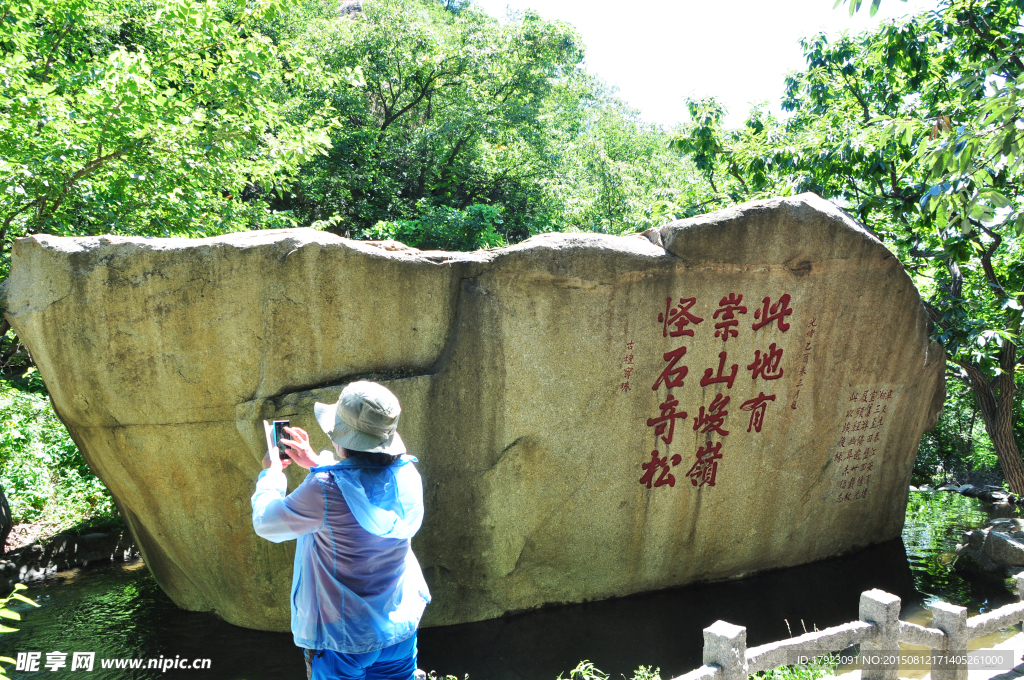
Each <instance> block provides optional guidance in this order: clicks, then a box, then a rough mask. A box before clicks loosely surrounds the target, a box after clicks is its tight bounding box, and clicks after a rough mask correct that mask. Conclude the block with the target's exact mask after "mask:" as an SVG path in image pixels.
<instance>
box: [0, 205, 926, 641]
mask: <svg viewBox="0 0 1024 680" xmlns="http://www.w3.org/2000/svg"><path fill="white" fill-rule="evenodd" d="M12 258H13V259H12V266H11V274H10V277H9V279H8V281H7V283H6V284H5V286H4V290H3V297H4V309H5V310H7V311H6V313H7V318H8V319H9V320H10V321H11V323H12V325H13V327H14V329H15V331H16V332H17V333H18V335H19V337H20V338H21V339H22V340H23V341H24V343H25V344H26V345H27V347H28V348H29V349H30V351H31V352H32V357H33V359H35V361H36V363H37V365H38V367H39V371H40V374H41V375H42V377H43V379H44V380H45V381H46V384H47V387H48V389H49V392H50V395H51V398H52V400H53V403H54V406H55V409H56V411H57V413H58V415H59V416H60V418H61V419H62V420H63V422H64V423H65V424H66V425H67V427H68V430H69V432H70V433H71V436H72V437H73V438H74V440H75V442H76V443H77V445H78V447H79V448H80V449H81V451H82V453H83V455H84V456H85V458H86V460H87V461H88V463H89V464H90V466H91V467H92V468H93V469H94V470H95V471H96V473H97V474H98V475H99V477H100V478H101V479H102V480H103V481H104V483H105V484H106V485H107V486H108V487H109V488H110V490H111V492H112V493H113V494H114V496H115V498H116V500H117V502H118V507H119V508H120V509H121V510H122V514H123V516H124V517H125V519H126V521H127V523H128V525H129V526H130V528H131V531H132V532H133V534H134V536H135V537H136V539H137V541H138V545H139V548H140V549H141V551H142V553H143V555H144V557H145V560H146V564H147V566H148V567H149V568H150V569H152V571H153V573H154V575H155V577H156V579H157V581H158V582H159V583H160V585H161V587H162V588H163V589H164V590H165V591H166V592H167V593H168V594H169V595H170V597H171V598H172V599H173V600H174V601H175V602H176V603H177V604H178V605H179V606H182V607H184V608H187V609H193V610H216V611H217V613H218V614H219V615H220V616H222V617H224V618H225V619H226V620H227V621H229V622H231V623H234V624H237V625H242V626H249V627H255V628H265V629H274V630H287V629H288V627H289V606H288V593H289V586H290V582H291V572H292V555H293V550H294V545H293V543H285V544H279V545H275V544H270V543H268V542H266V541H264V540H263V539H261V538H259V537H257V536H256V535H255V534H254V532H253V531H252V528H251V526H250V517H251V509H250V504H249V497H250V496H251V494H252V490H253V484H254V480H255V478H256V475H257V473H258V472H259V470H260V460H261V459H262V457H263V455H264V446H265V445H264V435H263V431H262V428H261V426H260V420H261V419H263V418H270V417H283V418H289V419H291V421H292V422H293V423H294V424H296V425H299V426H301V427H304V428H305V429H307V430H308V431H309V432H310V435H311V437H312V440H313V444H314V446H315V447H316V448H318V449H323V448H326V447H327V446H328V441H327V439H326V437H325V436H324V435H323V433H322V432H321V431H320V430H319V429H318V428H317V426H316V425H315V422H314V420H313V417H312V410H311V407H312V403H313V401H316V400H319V401H328V402H330V401H334V400H335V399H337V396H338V393H339V392H340V390H341V388H342V387H343V386H344V385H345V384H347V383H348V382H350V381H352V380H355V379H358V378H369V379H376V380H378V381H380V382H382V383H384V384H385V385H387V386H388V387H389V388H390V389H391V390H392V391H393V392H394V393H395V394H396V395H397V396H398V397H399V399H400V400H401V403H402V407H403V413H402V418H401V421H400V423H399V431H400V432H401V434H402V437H403V439H404V440H405V441H406V443H407V445H408V446H409V448H410V450H411V451H412V452H413V453H414V454H416V455H417V456H418V457H419V459H420V463H419V467H420V470H421V473H422V475H423V479H424V484H425V503H426V519H425V521H424V525H423V529H422V531H421V532H420V534H419V535H418V536H417V537H416V539H415V541H414V548H415V550H416V554H417V556H418V557H419V559H420V562H421V564H422V565H423V568H424V573H425V575H426V577H427V581H428V584H429V586H430V588H431V591H432V593H433V596H434V600H433V603H432V604H431V605H430V606H429V607H428V608H427V613H426V617H425V619H424V625H438V624H454V623H460V622H466V621H475V620H480V619H485V618H490V617H495V616H500V615H502V614H504V613H506V612H511V611H518V610H523V609H529V608H532V607H537V606H540V605H543V604H545V603H549V602H578V601H584V600H597V599H602V598H608V597H615V596H620V595H626V594H629V593H635V592H640V591H650V590H657V589H661V588H667V587H672V586H678V585H683V584H686V583H692V582H695V581H703V580H713V579H721V578H728V577H731V576H736V575H739V574H751V573H754V572H757V571H761V570H766V569H776V568H780V567H787V566H792V565H796V564H803V563H806V562H810V561H813V560H818V559H823V558H826V557H829V556H833V555H839V554H844V553H848V552H850V551H852V550H855V549H858V548H861V547H864V546H867V545H870V544H872V543H878V542H882V541H886V540H889V539H893V538H896V537H898V536H899V535H900V532H901V529H902V526H903V518H904V512H905V509H906V500H907V494H908V491H907V487H908V486H909V483H910V474H911V470H912V467H913V460H914V455H915V452H916V450H917V444H918V441H919V440H920V437H921V434H922V432H923V431H925V430H926V429H928V428H930V427H932V426H933V425H934V423H935V419H936V417H937V414H938V412H939V409H940V407H941V405H942V402H943V395H944V389H943V371H944V366H945V358H944V355H943V352H942V349H941V347H939V346H938V345H937V344H935V343H931V342H930V341H929V337H928V329H929V324H930V322H929V320H928V316H927V314H926V313H925V311H924V310H923V308H922V305H921V300H920V296H919V295H918V293H917V291H916V290H915V289H914V287H913V284H912V282H911V280H910V278H909V277H908V276H907V273H906V272H905V271H904V269H903V267H902V265H901V264H900V263H899V261H898V260H897V259H896V258H895V256H894V255H893V254H892V253H890V252H889V251H887V250H886V249H885V247H884V246H883V245H882V244H881V243H880V242H879V241H878V240H877V239H876V238H875V237H874V236H873V235H872V234H871V232H870V231H869V230H867V229H866V228H864V227H863V226H862V225H860V224H858V223H857V222H855V221H854V220H852V219H851V218H849V217H848V216H847V215H846V214H845V213H843V212H842V211H841V210H839V209H838V208H836V207H835V206H834V205H832V204H831V203H829V202H827V201H823V200H822V199H820V198H818V197H815V196H813V195H802V196H797V197H793V198H786V199H773V200H770V201H761V202H757V203H752V204H747V205H743V206H738V207H735V208H730V209H729V210H725V211H721V212H718V213H714V214H711V215H704V216H700V217H697V218H693V219H690V220H684V221H680V222H676V223H673V224H671V225H668V226H665V227H661V228H659V229H654V230H651V231H649V232H647V233H646V234H645V235H632V236H623V237H616V236H607V235H600V234H548V235H542V236H537V237H534V238H531V239H529V240H528V241H526V242H524V243H521V244H518V245H515V246H511V247H508V248H500V249H495V250H491V251H481V252H476V253H437V252H421V251H418V250H415V249H404V250H403V249H388V248H386V247H383V246H381V247H377V246H373V245H369V244H367V243H364V242H358V241H352V240H347V239H343V238H339V237H336V236H333V235H331V234H327V233H323V232H316V231H313V230H310V229H285V230H268V231H260V232H250V233H239V234H231V235H227V236H221V237H216V238H209V239H197V240H188V239H142V238H124V237H96V238H73V239H67V238H58V237H54V236H48V235H37V236H32V237H28V238H23V239H19V240H18V241H16V243H15V245H14V247H13V256H12ZM733 294H735V295H740V294H742V295H743V296H744V297H743V300H742V303H740V302H739V301H737V304H740V305H741V306H743V307H745V308H746V311H745V312H743V311H739V310H738V309H737V310H736V314H735V316H736V320H737V321H738V325H737V326H735V327H731V326H729V325H727V324H725V321H726V320H725V319H724V318H723V312H722V311H720V310H722V309H724V308H725V307H726V306H728V305H726V303H724V302H722V301H723V300H727V299H728V296H730V295H733ZM784 296H789V297H788V298H786V302H785V303H783V297H784ZM691 298H692V299H694V300H695V303H694V306H693V307H692V309H690V312H691V313H692V314H694V316H695V318H699V319H701V322H700V323H699V324H698V323H697V322H691V323H690V324H689V326H688V327H684V326H682V325H678V326H677V325H676V324H673V323H666V322H667V321H668V320H667V319H666V320H663V321H659V320H658V316H659V314H661V315H662V316H664V315H665V314H666V312H667V313H668V314H669V316H670V317H672V316H673V315H675V314H677V313H678V312H679V309H680V306H681V305H682V304H684V302H681V301H685V300H688V299H691ZM733 299H734V300H736V298H733ZM766 300H767V303H766V304H767V305H768V311H767V312H766V311H764V304H765V301H766ZM773 309H774V310H776V311H774V312H773V311H772V310H773ZM787 310H791V311H792V314H791V315H789V316H788V317H787V316H785V312H786V311H787ZM716 312H718V314H717V316H716ZM773 314H782V315H783V316H781V317H778V318H781V320H782V324H780V323H779V321H778V318H777V319H776V320H775V321H771V322H770V323H768V324H765V325H764V327H759V328H757V329H755V326H756V325H757V324H758V319H760V318H761V316H762V315H764V316H766V317H769V318H770V317H771V315H773ZM680 318H681V319H684V320H685V319H686V317H685V316H680ZM716 324H719V328H718V329H716V328H715V325H716ZM723 324H724V325H723ZM730 328H733V330H736V331H738V335H736V336H731V335H730V334H729V329H730ZM716 330H717V332H718V334H719V335H718V336H716V335H715V333H716ZM677 331H695V335H694V336H688V335H686V334H678V333H677ZM723 332H724V333H725V334H726V335H725V337H726V338H727V340H726V341H723V340H722V339H721V336H722V333H723ZM682 347H686V348H687V351H686V354H685V356H682V354H680V353H678V352H679V350H680V348H682ZM779 350H782V352H783V354H782V355H781V357H780V356H779V354H778V351H779ZM674 352H675V353H676V354H675V355H673V353H674ZM771 353H774V355H773V356H775V357H776V358H779V359H780V363H779V364H778V367H777V368H778V369H779V370H780V371H781V373H775V374H774V375H773V370H774V369H771V368H769V369H768V371H767V374H759V375H758V374H755V371H757V370H759V369H758V367H759V366H760V367H761V368H764V362H765V359H766V358H767V357H768V356H769V355H770V354H771ZM666 355H668V356H669V359H666V358H665V357H666ZM673 356H675V359H673V358H672V357H673ZM723 357H725V358H723ZM672 361H677V362H678V364H679V365H677V366H676V369H680V372H679V373H672V374H670V373H666V371H668V370H672V363H671V362H672ZM758 362H761V363H760V364H759V363H758ZM682 366H686V367H687V369H688V371H689V373H688V374H687V375H686V376H683V375H681V367H682ZM720 366H721V368H722V375H721V378H722V379H723V382H714V381H715V380H716V379H719V375H718V373H717V371H718V369H719V367H720ZM731 366H735V367H736V371H737V374H736V377H735V382H732V381H729V380H727V379H726V378H727V376H728V375H729V374H730V370H731ZM755 375H758V377H755ZM702 376H706V378H707V379H708V380H709V381H710V382H705V384H704V385H703V386H702V385H701V383H702V380H703V378H702ZM684 378H685V380H683V379H684ZM679 381H681V382H682V384H679ZM669 383H671V384H675V385H677V386H676V387H672V388H669V387H668V386H667V384H669ZM652 387H653V388H654V389H652ZM762 394H763V395H764V398H765V400H766V401H763V402H762V403H763V405H764V411H760V410H758V411H755V410H754V409H755V408H757V409H760V407H755V406H754V402H755V401H756V400H757V399H759V395H762ZM670 395H671V396H672V397H673V399H675V400H677V401H678V404H677V406H678V409H674V407H672V406H671V404H670V402H669V396H670ZM718 395H722V397H719V396H718ZM769 396H774V397H775V400H774V401H771V400H767V399H768V397H769ZM725 397H728V398H729V399H730V400H731V401H730V403H728V405H727V406H722V400H723V399H724V398H725ZM715 399H719V402H718V406H719V407H721V410H722V411H726V412H727V413H728V419H727V420H725V421H724V424H722V426H721V431H724V432H728V433H729V434H728V436H725V435H722V434H720V433H719V432H718V431H716V430H715V429H713V428H712V427H711V426H709V425H708V421H707V420H706V417H707V416H706V414H708V413H709V412H710V411H713V410H714V409H715V408H716V407H714V406H712V404H713V403H714V400H715ZM683 412H686V413H687V414H688V415H687V416H686V417H685V418H683V417H682V416H680V419H679V420H678V421H677V419H675V418H672V417H671V416H672V415H679V414H681V413H683ZM759 413H763V415H764V418H763V420H760V419H759V416H758V414H759ZM661 416H665V418H666V420H665V421H662V422H663V423H673V424H674V425H673V427H674V430H672V429H665V430H663V431H660V432H658V431H656V427H655V426H656V425H657V424H658V423H657V420H658V419H659V418H661ZM700 418H705V421H704V424H703V426H701V425H698V429H699V428H701V427H703V430H702V431H697V429H695V427H694V423H695V421H697V420H698V419H700ZM712 422H713V421H712ZM649 423H650V425H649ZM673 432H674V438H673ZM708 442H710V443H711V444H710V447H709V446H708ZM717 445H720V446H721V448H720V450H719V453H720V455H721V459H712V458H711V456H712V455H713V454H714V451H715V449H714V448H713V447H714V446H717ZM652 451H657V453H654V454H652ZM698 451H701V453H700V455H701V456H705V460H704V462H703V463H700V461H699V460H698V458H697V456H698ZM649 473H650V474H649ZM701 473H703V474H701ZM302 474H303V472H302V471H301V470H299V469H298V468H297V466H291V468H289V471H288V475H289V477H290V480H291V486H292V488H294V486H295V485H297V484H298V483H299V481H300V480H301V478H302ZM711 482H714V485H712V484H711ZM659 484H660V485H659ZM765 489H772V490H773V491H772V493H771V494H768V495H766V494H765ZM737 516H743V517H746V518H748V519H746V520H744V521H743V522H736V521H735V518H736V517H737ZM595 556H599V559H597V558H595Z"/></svg>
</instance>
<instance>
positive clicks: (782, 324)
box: [751, 293, 793, 333]
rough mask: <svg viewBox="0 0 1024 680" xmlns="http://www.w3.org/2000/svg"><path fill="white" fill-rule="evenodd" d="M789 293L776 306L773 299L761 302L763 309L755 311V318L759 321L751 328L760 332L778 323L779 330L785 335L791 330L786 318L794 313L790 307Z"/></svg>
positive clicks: (768, 298) (767, 298)
mask: <svg viewBox="0 0 1024 680" xmlns="http://www.w3.org/2000/svg"><path fill="white" fill-rule="evenodd" d="M789 300H790V297H789V293H786V294H785V295H783V296H782V297H780V298H779V301H778V302H776V303H775V304H774V305H773V304H772V299H771V298H770V297H766V298H765V299H764V300H762V301H761V309H757V310H754V318H755V319H757V321H755V322H754V325H753V326H751V329H752V330H755V331H756V330H759V329H761V328H764V327H765V326H767V325H768V324H770V323H771V322H772V321H777V322H778V326H779V330H780V331H782V332H783V333H785V332H786V331H788V330H789V324H788V323H786V317H787V316H789V315H790V314H792V313H793V310H792V309H790V307H789Z"/></svg>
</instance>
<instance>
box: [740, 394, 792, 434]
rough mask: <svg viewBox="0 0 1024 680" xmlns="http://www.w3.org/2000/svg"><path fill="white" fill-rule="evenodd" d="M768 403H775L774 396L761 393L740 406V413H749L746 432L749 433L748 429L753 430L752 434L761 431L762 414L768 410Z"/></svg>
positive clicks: (762, 423)
mask: <svg viewBox="0 0 1024 680" xmlns="http://www.w3.org/2000/svg"><path fill="white" fill-rule="evenodd" d="M769 401H775V395H774V394H765V393H764V392H761V393H760V394H759V395H757V396H756V397H754V398H753V399H748V400H747V401H745V402H743V403H742V404H740V410H741V411H750V424H749V425H747V432H750V428H754V432H760V431H761V426H763V425H764V412H765V410H767V408H768V402H769ZM783 408H785V407H783Z"/></svg>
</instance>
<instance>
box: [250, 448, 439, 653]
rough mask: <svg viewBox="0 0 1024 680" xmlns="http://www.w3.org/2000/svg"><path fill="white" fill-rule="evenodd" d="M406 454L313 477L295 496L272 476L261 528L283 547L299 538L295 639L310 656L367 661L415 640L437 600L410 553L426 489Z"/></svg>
mask: <svg viewBox="0 0 1024 680" xmlns="http://www.w3.org/2000/svg"><path fill="white" fill-rule="evenodd" d="M415 460H416V459H415V458H413V457H411V456H402V458H401V459H400V460H398V461H396V462H395V463H394V464H393V465H390V466H388V467H378V466H374V465H371V464H370V463H368V462H366V461H364V460H362V459H359V458H347V459H345V460H343V461H341V462H339V463H335V464H333V465H327V466H322V467H314V468H312V469H310V471H309V474H308V475H306V478H305V479H304V480H303V481H302V483H301V484H300V485H299V486H298V488H296V489H295V490H294V491H293V492H292V493H291V494H289V495H287V496H285V493H286V492H287V490H288V480H287V478H286V477H285V475H284V473H283V472H272V471H270V470H264V471H263V472H261V473H260V476H259V479H258V480H257V482H256V492H255V493H254V494H253V495H252V525H253V528H254V529H255V530H256V533H257V534H258V535H259V536H262V537H263V538H265V539H267V540H268V541H273V542H274V543H280V542H282V541H289V540H292V539H298V543H297V544H296V546H295V566H294V570H293V573H292V593H291V603H292V634H293V636H294V638H295V644H296V645H297V646H299V647H305V648H306V649H330V650H334V651H336V652H345V653H348V654H361V653H364V652H372V651H374V650H378V649H383V648H384V647H389V646H391V645H393V644H397V643H399V642H402V641H403V640H406V639H408V638H409V637H411V636H412V635H413V633H415V632H416V627H417V626H418V625H419V621H420V617H421V616H422V615H423V609H424V607H426V605H427V603H428V602H429V601H430V592H429V591H428V590H427V584H426V582H424V580H423V573H422V572H421V571H420V565H419V563H418V562H417V561H416V556H415V555H413V552H412V548H411V546H410V539H411V538H412V537H413V535H415V533H416V532H417V531H418V530H419V528H420V524H421V523H422V522H423V483H422V481H421V480H420V475H419V472H417V471H416V467H415V466H414V465H413V464H412V463H413V462H414V461H415Z"/></svg>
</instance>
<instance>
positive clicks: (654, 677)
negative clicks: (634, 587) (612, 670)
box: [558, 655, 837, 680]
mask: <svg viewBox="0 0 1024 680" xmlns="http://www.w3.org/2000/svg"><path fill="white" fill-rule="evenodd" d="M836 666H837V664H836V661H835V659H833V658H832V657H831V656H828V655H825V656H819V657H816V658H814V659H812V660H811V662H810V663H807V664H795V665H792V666H783V667H781V668H773V669H771V670H768V671H764V672H761V673H754V674H752V675H751V676H750V677H751V678H755V679H756V680H818V678H823V677H825V676H828V675H832V674H834V673H835V670H836ZM558 678H559V680H562V674H561V673H559V675H558ZM608 678H609V676H608V674H607V673H604V672H603V671H601V670H600V669H599V668H596V667H595V666H594V664H593V663H591V662H590V661H581V662H580V663H579V664H578V665H577V666H576V668H574V669H572V670H571V671H569V677H568V678H566V679H565V680H608ZM631 680H661V669H659V668H652V667H650V666H641V667H640V668H638V669H637V670H636V671H635V672H634V673H633V677H632V678H631Z"/></svg>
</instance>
